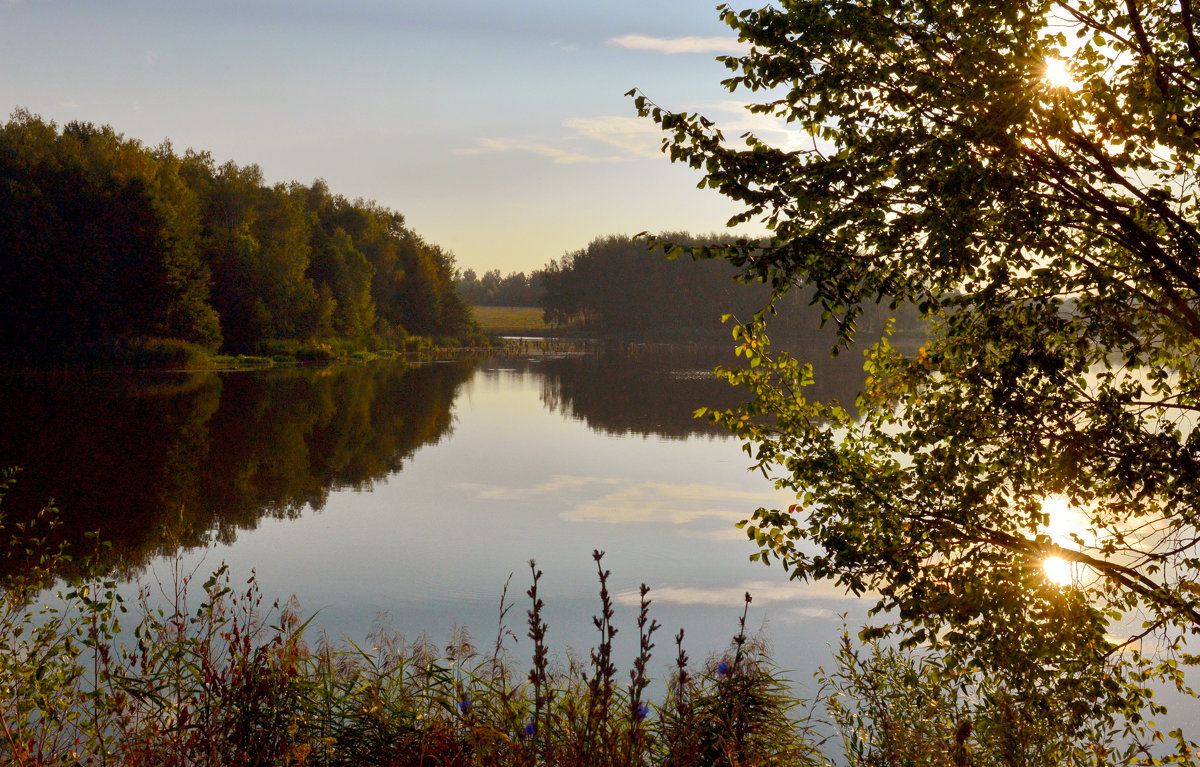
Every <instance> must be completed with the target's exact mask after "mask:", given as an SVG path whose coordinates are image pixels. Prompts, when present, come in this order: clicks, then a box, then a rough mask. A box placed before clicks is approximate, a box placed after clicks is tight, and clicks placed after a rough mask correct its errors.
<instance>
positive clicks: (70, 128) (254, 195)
mask: <svg viewBox="0 0 1200 767" xmlns="http://www.w3.org/2000/svg"><path fill="white" fill-rule="evenodd" d="M454 272H455V269H454V259H453V256H452V255H451V254H450V253H448V252H447V251H445V250H443V249H442V248H439V247H438V246H436V245H434V244H431V243H428V242H426V241H424V240H423V239H422V238H421V237H420V236H419V235H417V234H416V233H414V232H413V231H412V230H411V229H409V228H408V227H406V226H405V223H404V217H403V216H402V215H401V214H399V213H397V212H395V211H392V210H389V209H387V208H384V207H382V206H380V205H378V204H376V203H374V202H370V201H363V200H361V199H359V200H353V201H351V200H348V199H346V198H345V197H343V196H341V195H338V194H335V193H333V192H332V191H331V190H330V189H329V188H328V186H327V185H326V184H325V182H324V181H321V180H316V181H314V182H313V183H312V184H310V185H308V186H305V185H303V184H300V183H298V182H291V183H286V184H284V183H276V184H269V183H268V182H267V181H265V180H264V176H263V172H262V170H261V169H260V168H259V167H258V166H257V165H246V166H239V165H237V164H235V163H234V162H225V163H223V164H221V165H217V164H216V161H215V160H214V159H213V157H212V156H211V154H209V153H208V152H204V151H193V150H191V149H188V150H186V151H185V152H183V153H182V154H180V153H178V152H176V151H175V150H174V148H173V147H172V146H171V144H170V143H169V142H164V143H163V144H161V145H159V146H156V147H148V146H146V145H144V144H142V143H141V142H140V141H138V140H135V139H130V138H126V137H125V136H124V135H123V134H120V133H118V132H116V131H115V130H114V129H113V128H112V127H109V126H96V125H93V124H91V123H84V122H70V123H67V124H66V125H64V126H62V127H61V129H60V128H59V127H58V126H57V125H56V124H55V123H53V122H47V121H44V120H42V119H41V118H40V117H38V116H36V115H33V114H30V113H29V112H27V111H23V110H17V111H16V112H15V113H14V114H13V116H12V117H11V119H10V120H9V121H8V122H7V123H6V124H4V125H3V126H0V274H3V275H4V277H5V279H4V280H3V281H0V361H4V362H8V363H28V362H39V361H58V360H76V361H90V360H98V359H111V358H121V357H126V356H130V355H135V356H136V354H138V353H139V350H140V352H141V353H145V354H148V355H149V354H153V353H156V352H157V353H159V354H166V355H185V356H190V355H193V354H196V353H199V354H205V353H213V352H217V351H221V352H225V353H231V354H279V353H284V354H288V353H290V354H296V353H298V352H300V353H303V352H304V351H305V350H306V349H308V350H324V351H326V352H328V351H329V350H330V349H334V350H338V349H370V348H380V347H391V348H397V347H400V346H402V345H403V344H404V343H405V341H406V339H408V338H409V337H410V336H414V335H420V336H431V337H461V336H463V335H464V334H469V333H471V332H472V331H473V321H472V320H471V315H470V309H469V308H468V307H467V306H466V304H465V303H464V302H463V301H462V300H461V299H460V298H459V296H458V295H457V293H456V292H455V291H454V287H453V275H454Z"/></svg>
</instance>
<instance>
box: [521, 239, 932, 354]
mask: <svg viewBox="0 0 1200 767" xmlns="http://www.w3.org/2000/svg"><path fill="white" fill-rule="evenodd" d="M653 239H654V240H655V241H658V242H663V243H670V245H671V247H670V250H669V252H666V253H664V252H663V250H661V249H652V247H651V244H650V240H649V239H647V238H645V237H632V236H628V235H610V236H607V237H599V238H597V239H595V240H592V242H591V243H589V244H588V246H587V247H585V248H583V249H581V250H577V251H573V252H570V253H567V254H566V255H564V256H563V257H562V258H561V259H559V260H556V261H551V262H550V263H549V264H548V265H547V266H546V267H545V269H543V270H541V271H539V272H537V273H536V277H537V280H538V282H540V284H541V286H542V290H543V292H542V294H541V306H542V310H543V313H544V315H545V318H546V321H547V322H548V323H550V324H553V325H557V326H563V325H571V324H575V325H579V326H582V327H583V328H584V329H585V330H586V331H588V332H590V333H594V334H596V335H602V336H606V337H620V338H625V339H627V340H653V341H686V342H695V341H715V340H722V341H724V340H727V339H728V338H729V334H730V329H729V327H728V326H725V325H723V324H722V322H721V317H722V316H723V315H731V316H732V317H734V318H736V319H737V320H739V321H741V322H747V321H749V320H750V319H751V318H752V317H753V316H754V314H755V312H757V311H758V310H759V309H761V308H762V307H763V306H765V305H767V304H768V303H770V302H771V287H770V286H769V285H768V284H766V283H764V282H761V281H753V280H751V281H745V280H739V279H738V274H739V270H738V269H737V268H736V267H734V266H733V265H731V264H730V263H729V262H728V261H727V260H724V259H721V258H713V257H710V256H709V254H710V253H711V254H714V255H715V254H718V253H720V252H721V248H722V246H724V245H726V244H728V243H729V241H730V239H731V238H730V237H729V236H728V235H716V234H710V235H695V234H689V233H687V232H665V233H661V234H659V235H656V236H655V237H654V238H653ZM812 295H813V294H812V292H811V291H808V290H804V289H798V290H793V291H791V292H789V293H788V294H787V295H784V296H782V297H779V298H777V299H776V300H775V302H774V303H775V308H776V309H777V310H778V314H777V315H776V316H773V317H771V318H770V320H769V321H768V327H769V328H770V330H771V331H772V334H773V336H776V337H779V338H781V339H788V340H792V341H796V340H801V341H804V342H811V343H814V344H815V343H820V342H825V343H826V344H827V345H829V346H832V344H833V342H834V338H835V332H834V329H835V323H834V322H830V321H829V319H830V318H829V317H825V318H822V311H821V309H820V308H819V307H816V306H813V305H812V304H813V301H812ZM888 319H894V321H895V324H896V329H897V331H898V332H899V334H900V335H901V336H904V335H917V336H922V335H923V334H924V326H923V325H922V324H921V322H920V318H919V314H918V312H917V311H916V307H914V306H901V307H899V309H898V310H895V311H893V310H891V309H890V308H889V303H888V302H887V301H880V302H878V303H875V304H871V305H869V306H867V307H864V311H863V313H862V314H861V315H860V316H859V317H857V318H856V319H855V322H856V324H857V325H858V326H859V328H860V329H861V330H862V331H863V332H866V333H872V334H875V335H876V336H878V334H879V333H880V332H881V331H882V330H883V328H884V324H885V322H886V321H887V320H888Z"/></svg>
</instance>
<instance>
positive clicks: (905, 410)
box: [631, 0, 1200, 722]
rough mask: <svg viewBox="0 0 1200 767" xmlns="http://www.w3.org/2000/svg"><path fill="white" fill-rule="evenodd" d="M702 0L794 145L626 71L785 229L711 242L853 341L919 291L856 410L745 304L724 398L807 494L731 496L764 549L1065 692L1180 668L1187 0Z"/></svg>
mask: <svg viewBox="0 0 1200 767" xmlns="http://www.w3.org/2000/svg"><path fill="white" fill-rule="evenodd" d="M718 10H719V12H720V14H721V16H722V18H723V19H724V21H725V22H726V23H728V24H729V25H730V26H731V27H732V28H733V29H735V30H736V31H737V33H738V36H739V38H740V39H741V40H742V41H743V43H745V44H747V45H748V52H747V53H745V54H744V55H741V56H738V57H724V58H723V59H722V60H723V61H724V63H725V65H726V66H727V67H728V68H729V69H730V70H731V72H732V74H731V76H730V77H729V79H727V80H726V81H725V84H726V85H727V86H728V88H729V89H730V90H732V91H738V90H749V91H752V92H755V93H756V95H757V99H756V103H755V104H753V105H752V106H750V107H749V109H750V110H751V111H753V112H757V113H760V114H763V115H769V116H774V117H777V118H780V119H782V120H786V121H787V123H788V124H789V125H790V127H792V128H794V129H796V130H797V131H798V132H799V134H800V136H801V137H802V138H803V139H804V143H805V147H806V148H803V149H798V150H797V149H785V148H780V147H777V146H772V145H769V144H767V143H765V142H763V141H761V140H759V139H758V138H756V137H755V136H753V135H749V134H747V135H745V136H743V137H742V139H741V141H738V142H734V141H731V140H727V139H726V137H725V136H723V135H722V134H721V132H720V130H719V129H717V128H716V126H714V124H713V123H712V122H710V121H708V120H707V119H705V118H704V117H702V116H700V115H697V114H686V113H675V112H670V111H668V110H666V109H663V108H661V107H659V106H658V105H656V104H654V103H653V102H651V101H649V100H648V99H647V98H646V96H644V95H642V94H640V93H638V92H636V91H635V92H631V95H633V96H634V99H635V102H636V105H637V107H638V108H639V110H640V111H641V112H642V114H643V115H648V116H650V117H651V118H652V119H653V120H654V121H655V122H657V123H658V124H659V125H660V126H661V128H662V129H663V130H664V131H665V133H666V138H665V139H664V150H665V151H667V152H669V154H670V156H671V158H672V159H673V160H675V161H679V162H684V163H688V164H690V165H691V166H692V167H695V168H697V169H699V170H701V171H702V172H703V173H704V179H703V181H702V182H701V183H702V185H708V186H710V187H713V188H715V189H717V190H719V191H720V192H721V193H722V194H724V195H726V196H728V197H730V198H732V199H734V200H736V201H738V202H740V203H742V204H744V206H745V207H744V211H743V212H742V213H741V214H739V215H738V216H736V217H735V218H734V219H733V220H732V221H731V224H733V223H739V222H746V221H752V220H762V221H764V222H765V223H766V225H767V226H768V227H769V229H770V230H771V233H772V239H771V241H770V243H769V245H768V246H766V247H759V244H758V243H750V242H741V243H738V244H735V245H733V246H730V247H728V248H726V249H724V250H719V249H705V250H703V251H702V252H699V253H698V255H707V256H724V257H727V258H729V259H730V260H732V261H733V262H734V263H735V264H736V265H738V266H739V267H741V269H742V273H743V276H744V277H745V278H746V279H758V280H765V281H767V282H769V283H770V284H771V285H772V286H773V288H774V289H775V291H776V293H777V294H782V293H785V292H787V291H788V290H789V289H792V288H793V287H796V286H806V287H808V288H809V289H811V290H813V291H815V299H814V302H815V303H818V304H819V305H820V306H821V307H822V309H823V311H824V314H825V317H826V318H827V319H829V320H830V321H832V322H834V323H835V324H836V325H837V327H838V330H839V338H840V343H841V345H842V346H848V345H849V344H850V343H851V342H852V341H853V340H854V337H855V320H856V318H857V317H858V315H859V314H860V312H861V311H862V309H863V307H864V306H865V305H868V304H870V303H872V302H879V301H887V302H893V303H902V302H912V303H914V304H916V305H918V306H919V307H920V308H921V309H922V311H923V312H924V313H925V316H926V318H927V320H928V321H929V334H928V339H927V342H926V343H924V344H923V345H922V346H920V348H919V349H917V350H915V351H914V350H908V352H907V353H905V352H903V351H901V350H899V349H897V348H895V347H893V345H892V344H891V343H889V342H888V340H887V339H886V338H885V339H883V340H880V341H879V342H878V343H877V344H876V345H875V346H873V347H872V348H871V350H870V352H869V353H868V361H867V370H868V373H869V374H870V375H869V377H868V380H867V383H866V385H865V387H864V390H863V392H862V394H861V396H860V398H859V402H858V403H857V404H858V405H859V407H860V413H859V414H858V415H857V416H855V417H852V416H851V415H849V414H848V413H847V411H846V410H844V409H842V408H841V407H840V406H839V405H838V404H837V403H812V402H809V401H807V400H806V399H805V397H804V388H803V387H804V386H805V385H806V384H807V383H808V382H809V381H808V380H807V377H808V375H809V374H808V371H807V369H806V368H805V367H804V366H801V365H799V364H798V363H797V362H796V361H794V360H792V359H789V358H788V357H786V356H785V355H781V356H780V357H778V358H776V357H774V356H772V355H769V354H768V352H767V347H766V345H765V339H764V338H762V336H761V334H760V333H759V332H758V331H760V330H761V326H760V325H759V324H758V323H751V324H750V325H749V326H747V327H746V328H744V329H743V330H742V338H743V351H744V352H745V353H746V354H747V355H748V356H749V357H751V360H752V362H751V364H752V367H751V368H750V371H751V372H749V373H733V374H731V376H732V377H733V378H734V379H735V380H738V381H741V382H743V383H746V384H748V385H749V386H751V388H752V389H753V390H754V392H755V394H756V398H755V400H754V402H753V403H752V404H751V405H750V406H749V407H748V412H745V413H724V414H718V416H717V417H718V419H720V420H723V421H725V422H726V423H727V424H729V425H730V426H731V427H733V428H734V429H735V430H736V431H737V432H738V433H739V434H740V435H741V436H742V437H744V438H745V439H746V440H747V449H748V450H749V451H751V452H753V454H754V457H755V458H756V461H757V462H758V464H759V465H760V466H761V467H763V468H765V469H768V470H770V471H773V472H775V476H777V477H778V482H779V484H780V485H781V486H785V487H788V488H790V489H792V490H794V491H796V493H797V494H798V499H799V503H798V504H796V505H795V506H793V507H791V508H789V509H781V510H768V509H762V510H759V511H758V512H757V513H756V514H755V515H754V518H753V519H752V520H750V521H749V522H748V523H747V525H746V529H747V531H748V532H749V534H750V536H751V537H752V538H753V539H754V540H755V541H756V543H757V545H758V546H759V547H760V552H759V554H758V555H757V556H758V557H759V558H761V559H762V560H763V561H780V562H782V564H783V565H784V567H786V568H788V569H789V570H790V571H791V572H792V574H793V575H794V576H795V577H798V578H810V577H811V578H828V579H834V580H836V581H837V582H838V583H840V584H842V585H843V586H845V587H846V588H848V589H849V590H851V591H854V592H856V593H866V592H873V593H875V594H877V595H878V596H879V606H880V607H881V608H886V609H888V610H891V611H892V613H891V614H892V615H896V616H898V617H899V618H900V619H901V621H902V623H903V625H904V627H905V629H906V630H907V631H908V632H909V633H908V637H909V639H910V641H922V640H931V641H937V642H942V643H946V644H948V645H950V646H953V647H960V648H964V649H966V650H968V652H967V653H966V655H967V656H968V657H970V658H972V660H973V662H974V663H976V664H978V666H979V667H981V668H985V669H989V670H991V671H994V672H996V673H1003V674H1009V675H1012V676H1013V677H1014V679H1015V680H1020V681H1021V683H1022V684H1023V685H1024V688H1023V689H1026V690H1036V689H1041V687H1045V688H1046V689H1048V690H1049V689H1053V690H1057V691H1058V692H1059V693H1064V694H1065V693H1067V692H1072V691H1073V694H1065V697H1064V698H1063V700H1064V701H1066V703H1065V704H1064V709H1063V711H1064V713H1063V714H1062V716H1063V717H1064V720H1065V721H1067V722H1073V721H1084V720H1086V719H1087V718H1088V717H1089V716H1093V717H1094V716H1095V715H1097V714H1102V713H1103V712H1106V711H1111V710H1113V708H1114V707H1117V708H1124V709H1125V710H1127V711H1137V710H1138V709H1139V708H1140V707H1142V706H1144V704H1145V703H1146V701H1145V698H1144V690H1142V689H1141V687H1140V686H1139V684H1137V683H1138V682H1139V681H1140V680H1141V679H1142V677H1141V676H1139V675H1141V674H1144V673H1148V672H1150V671H1153V672H1155V673H1159V674H1164V675H1167V676H1168V678H1179V679H1182V677H1181V676H1179V672H1178V670H1177V669H1178V666H1176V665H1174V664H1175V663H1176V660H1177V659H1181V660H1183V661H1185V662H1192V661H1194V660H1195V658H1194V657H1193V656H1191V655H1188V654H1186V653H1183V652H1182V651H1183V649H1184V645H1183V641H1184V640H1185V639H1186V637H1187V636H1190V635H1192V634H1194V633H1196V632H1197V631H1200V552H1198V548H1197V543H1198V542H1200V538H1198V533H1197V522H1198V521H1200V494H1198V491H1200V462H1198V461H1200V455H1198V451H1200V434H1198V433H1197V431H1196V430H1195V429H1194V428H1193V427H1194V424H1195V413H1196V412H1197V408H1200V369H1198V355H1197V349H1198V344H1200V253H1198V249H1200V232H1198V231H1197V221H1198V216H1197V202H1196V196H1195V195H1196V176H1197V164H1198V163H1200V154H1198V153H1197V140H1198V139H1200V41H1198V40H1197V37H1196V32H1195V23H1196V22H1195V18H1194V13H1193V9H1192V6H1191V2H1190V0H1178V4H1170V3H1167V2H1161V1H1160V0H1152V1H1145V0H1126V1H1125V2H1119V3H1118V2H1112V1H1111V0H1079V2H1067V3H1050V2H1013V1H1011V0H983V1H982V2H969V3H965V2H960V3H942V2H924V1H922V0H780V2H777V3H772V4H771V5H769V6H767V7H764V8H761V9H758V10H744V11H735V10H733V9H731V8H730V7H729V6H721V7H720V8H719V9H718ZM1064 73H1065V74H1066V75H1067V76H1068V77H1069V79H1067V78H1066V77H1064V76H1063V75H1064ZM1048 75H1050V76H1048ZM872 340H873V339H872ZM763 416H766V417H763ZM1050 558H1057V559H1058V560H1059V561H1062V562H1065V563H1066V564H1065V565H1062V567H1063V568H1065V569H1066V570H1067V571H1068V572H1069V573H1070V575H1071V576H1072V577H1071V578H1070V582H1069V583H1068V584H1066V585H1062V584H1059V583H1056V582H1054V581H1053V580H1051V579H1050V578H1049V577H1048V575H1047V571H1046V569H1045V564H1044V563H1045V562H1046V561H1047V560H1048V559H1050ZM1147 643H1153V644H1155V645H1156V646H1157V647H1158V648H1159V649H1163V648H1164V647H1165V648H1166V649H1167V650H1173V651H1177V652H1178V653H1182V654H1178V655H1175V656H1172V655H1171V653H1170V652H1167V653H1164V654H1160V655H1154V656H1153V657H1151V654H1149V653H1147V654H1144V655H1143V654H1141V653H1139V652H1137V650H1139V648H1141V649H1145V648H1146V647H1148V646H1150V645H1149V644H1147ZM1155 663H1157V664H1158V666H1157V667H1154V666H1153V664H1155ZM1115 672H1121V673H1115ZM1118 680H1123V681H1124V682H1125V683H1119V682H1118ZM1181 683H1182V682H1181Z"/></svg>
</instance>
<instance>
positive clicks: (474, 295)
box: [454, 269, 542, 306]
mask: <svg viewBox="0 0 1200 767" xmlns="http://www.w3.org/2000/svg"><path fill="white" fill-rule="evenodd" d="M454 287H455V289H457V290H458V295H459V296H461V297H462V299H463V300H464V301H466V302H467V303H468V304H471V305H472V306H539V305H540V301H541V298H542V272H541V271H535V272H532V273H531V274H530V275H529V276H528V277H526V276H525V272H513V273H512V274H510V275H508V276H507V277H501V276H500V270H499V269H492V270H491V271H489V272H485V273H484V275H483V277H480V276H479V275H478V274H476V273H475V270H474V269H468V270H466V271H465V272H463V273H462V274H461V275H459V277H458V279H457V280H455V283H454Z"/></svg>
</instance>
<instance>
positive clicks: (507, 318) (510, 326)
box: [471, 306, 554, 335]
mask: <svg viewBox="0 0 1200 767" xmlns="http://www.w3.org/2000/svg"><path fill="white" fill-rule="evenodd" d="M471 309H472V311H473V312H474V313H475V321H476V322H478V323H479V327H480V329H481V330H483V332H484V333H489V334H491V335H542V334H544V333H549V332H551V331H553V330H554V328H553V327H552V326H550V325H547V324H546V323H545V322H544V321H543V320H542V310H541V308H540V307H536V306H474V307H472V308H471Z"/></svg>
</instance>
